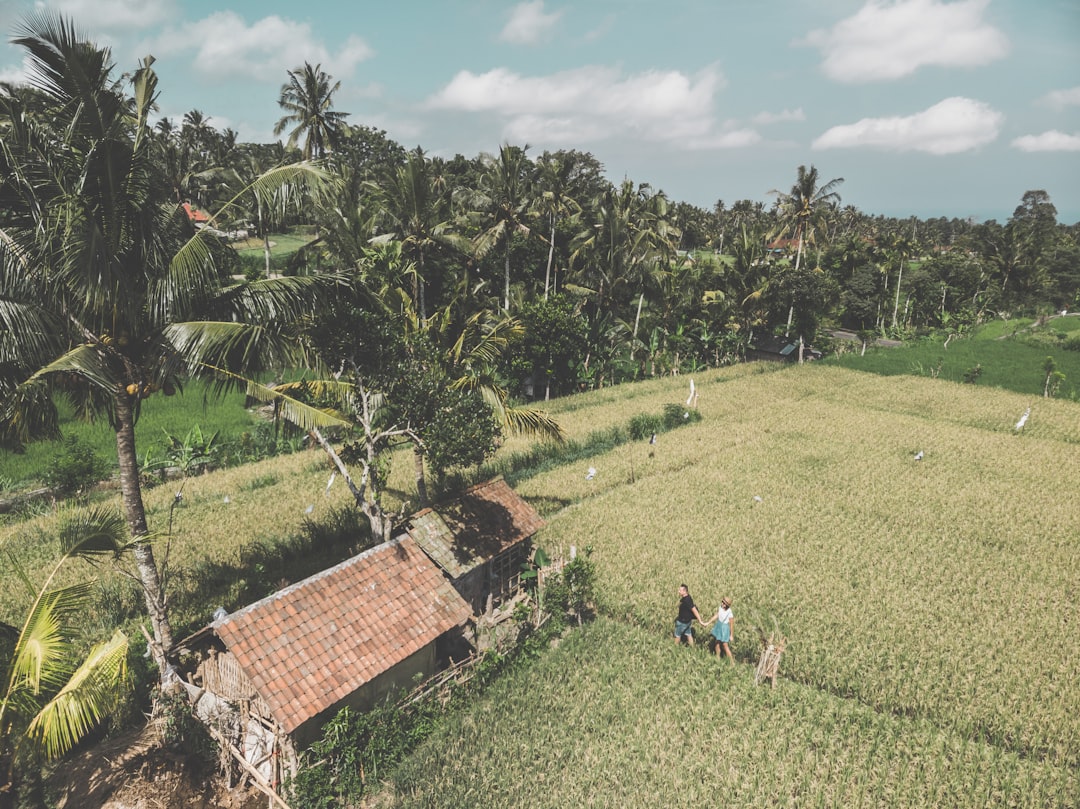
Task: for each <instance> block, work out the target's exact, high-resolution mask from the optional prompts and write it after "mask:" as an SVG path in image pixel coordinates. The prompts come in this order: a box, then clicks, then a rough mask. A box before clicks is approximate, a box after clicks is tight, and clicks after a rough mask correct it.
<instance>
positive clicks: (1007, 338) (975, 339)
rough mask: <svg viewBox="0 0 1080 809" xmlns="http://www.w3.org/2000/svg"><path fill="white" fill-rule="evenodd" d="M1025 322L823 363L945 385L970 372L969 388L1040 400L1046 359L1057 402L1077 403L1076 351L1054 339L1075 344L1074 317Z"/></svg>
mask: <svg viewBox="0 0 1080 809" xmlns="http://www.w3.org/2000/svg"><path fill="white" fill-rule="evenodd" d="M1031 326H1032V322H1031V321H1030V320H1020V321H1008V322H1006V321H1003V320H997V321H991V322H990V323H987V324H986V325H984V326H981V327H979V329H978V330H976V331H975V332H974V333H973V334H971V335H969V336H965V337H962V338H959V339H953V340H950V341H949V344H948V346H947V347H946V346H945V337H944V336H937V337H934V338H928V339H925V340H919V341H915V342H912V343H910V344H907V345H904V346H901V347H899V348H875V349H871V350H869V351H867V353H866V355H865V356H859V354H858V352H857V351H848V352H847V353H844V354H842V355H841V356H839V357H836V356H830V357H827V358H826V360H825V361H826V362H828V363H835V364H837V365H840V366H842V367H845V368H853V369H856V370H860V371H869V372H871V373H876V374H883V375H888V376H893V375H897V374H908V375H912V376H925V377H930V376H934V375H936V376H937V377H938V378H939V379H943V380H948V381H951V382H962V381H963V380H964V378H965V375H966V374H968V373H969V371H970V370H971V369H972V368H974V367H975V366H979V369H980V373H979V376H978V378H977V380H976V382H975V383H974V384H976V385H980V386H991V387H999V388H1006V389H1008V390H1013V391H1017V392H1018V393H1027V394H1031V395H1033V396H1042V394H1043V385H1044V382H1045V379H1046V374H1045V371H1044V368H1043V365H1044V363H1045V361H1046V358H1047V357H1052V358H1053V361H1054V363H1055V365H1056V366H1057V370H1059V371H1061V372H1062V373H1064V374H1065V380H1064V381H1063V382H1062V383H1061V386H1060V388H1059V390H1058V392H1057V396H1058V397H1059V398H1064V399H1072V400H1074V401H1080V351H1070V350H1067V349H1065V348H1064V346H1063V343H1064V340H1063V339H1061V338H1060V337H1056V336H1055V335H1063V336H1064V337H1065V338H1066V339H1067V338H1068V337H1072V338H1074V339H1075V338H1076V335H1077V334H1078V333H1080V317H1073V316H1069V317H1061V318H1054V319H1053V320H1051V321H1050V322H1049V323H1048V324H1046V325H1045V326H1042V327H1039V328H1037V329H1031Z"/></svg>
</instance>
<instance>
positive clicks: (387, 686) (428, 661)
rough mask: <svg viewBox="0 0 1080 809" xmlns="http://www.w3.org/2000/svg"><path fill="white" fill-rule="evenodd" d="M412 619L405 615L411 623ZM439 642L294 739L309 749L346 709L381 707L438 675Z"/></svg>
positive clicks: (333, 708)
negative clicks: (338, 714)
mask: <svg viewBox="0 0 1080 809" xmlns="http://www.w3.org/2000/svg"><path fill="white" fill-rule="evenodd" d="M407 618H408V616H405V619H406V620H407ZM436 662H437V661H436V658H435V642H434V641H432V642H431V643H429V644H428V645H427V646H425V647H424V648H422V649H420V650H419V651H417V652H414V653H413V654H412V655H410V656H409V657H407V658H405V659H404V660H402V661H401V662H400V663H398V664H397V665H396V666H394V667H393V668H392V669H388V670H387V671H384V672H383V673H382V674H380V675H379V676H377V677H376V678H375V679H373V680H369V681H368V682H366V683H364V685H362V686H360V688H358V689H357V690H355V691H353V692H352V693H351V694H349V696H347V697H345V698H344V699H342V700H339V701H338V702H336V703H335V704H334V705H332V706H330V707H329V708H327V709H326V710H325V711H323V712H322V713H320V714H319V715H318V716H315V717H312V718H311V719H309V720H307V721H306V722H304V723H303V724H302V725H300V727H298V728H297V729H296V730H295V731H293V733H292V738H293V740H294V741H295V743H296V746H297V747H298V748H304V747H307V746H308V745H309V744H311V743H312V742H314V741H316V740H317V739H318V738H319V733H320V731H321V730H322V726H323V725H324V724H325V723H326V722H329V721H330V720H331V719H333V718H334V715H335V714H337V712H338V711H340V710H341V709H342V708H346V707H348V708H355V709H356V710H359V711H364V710H367V709H369V708H371V707H372V706H374V705H376V704H378V702H379V701H380V700H382V699H385V698H386V697H388V696H391V695H392V694H394V693H395V692H397V691H399V690H403V689H404V690H408V689H409V688H411V687H412V686H413V685H414V684H415V681H416V680H417V679H420V678H426V677H430V676H431V675H432V674H434V673H435V672H436Z"/></svg>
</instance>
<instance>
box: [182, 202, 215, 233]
mask: <svg viewBox="0 0 1080 809" xmlns="http://www.w3.org/2000/svg"><path fill="white" fill-rule="evenodd" d="M184 212H185V213H186V214H187V215H188V219H190V220H191V223H192V224H193V225H195V226H196V227H197V226H200V225H205V224H206V223H208V222H209V221H210V215H209V214H208V213H206V212H205V211H200V210H199V209H198V208H194V207H192V205H191V203H190V202H185V203H184Z"/></svg>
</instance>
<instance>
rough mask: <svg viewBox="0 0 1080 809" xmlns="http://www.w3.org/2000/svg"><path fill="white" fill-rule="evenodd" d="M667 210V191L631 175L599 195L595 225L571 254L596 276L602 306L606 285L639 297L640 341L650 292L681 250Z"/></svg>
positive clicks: (636, 321) (612, 290)
mask: <svg viewBox="0 0 1080 809" xmlns="http://www.w3.org/2000/svg"><path fill="white" fill-rule="evenodd" d="M667 209H668V206H667V198H666V197H665V196H664V194H663V193H653V191H652V189H651V188H650V187H649V185H648V184H646V183H642V184H640V185H637V186H635V185H634V183H633V182H632V181H631V180H629V179H625V180H623V181H622V183H621V184H620V185H619V186H618V187H615V186H609V187H608V188H607V189H606V190H605V191H604V192H602V193H601V194H600V195H599V196H598V197H596V198H595V199H594V200H593V203H592V210H591V211H590V215H591V222H590V223H589V224H590V226H587V227H585V228H584V229H583V230H582V232H581V233H579V234H578V236H577V238H576V239H575V242H574V252H573V253H572V256H571V257H572V258H573V259H574V260H575V262H578V263H581V264H583V265H584V267H585V268H586V271H587V272H589V271H591V272H592V273H593V274H594V275H595V282H596V292H597V305H598V306H600V305H602V302H603V299H604V294H605V287H606V288H607V290H608V291H609V292H610V293H612V294H613V295H614V294H615V293H617V292H618V291H619V290H620V289H627V290H629V291H630V295H631V296H632V297H636V298H637V312H636V314H635V317H634V327H633V329H632V338H633V339H635V340H636V339H637V332H638V326H639V323H640V319H641V309H642V306H643V304H644V300H645V295H646V294H647V293H648V292H649V291H650V290H652V289H655V288H656V287H657V281H658V280H659V275H660V274H662V273H664V272H666V271H667V270H668V269H669V268H670V259H671V257H672V256H673V255H674V252H675V240H676V239H677V238H678V231H677V229H676V228H675V227H674V226H673V225H672V224H671V223H670V221H669V220H668V218H667Z"/></svg>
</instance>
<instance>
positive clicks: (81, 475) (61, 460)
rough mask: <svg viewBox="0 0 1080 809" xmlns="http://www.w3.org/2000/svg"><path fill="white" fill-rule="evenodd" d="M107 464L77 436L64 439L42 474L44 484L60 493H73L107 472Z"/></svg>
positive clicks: (95, 481) (97, 479)
mask: <svg viewBox="0 0 1080 809" xmlns="http://www.w3.org/2000/svg"><path fill="white" fill-rule="evenodd" d="M108 469H109V467H108V464H106V462H105V461H104V460H103V459H102V458H101V457H100V456H99V455H98V454H97V453H96V452H94V449H93V448H92V447H90V446H89V445H87V444H84V443H83V442H82V441H80V440H79V438H78V437H77V436H74V435H72V436H68V437H67V438H65V439H64V443H63V444H62V445H61V447H60V449H59V451H58V452H57V453H56V454H55V455H53V457H52V459H51V460H50V461H49V465H48V467H47V468H46V469H45V474H44V476H43V478H44V481H45V485H46V486H48V487H50V488H53V489H56V490H58V491H59V492H60V493H61V494H75V493H77V492H80V491H83V490H85V489H86V488H88V487H89V486H91V485H93V484H94V483H97V482H98V481H99V480H101V479H102V478H103V477H105V475H106V474H107V472H108Z"/></svg>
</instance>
